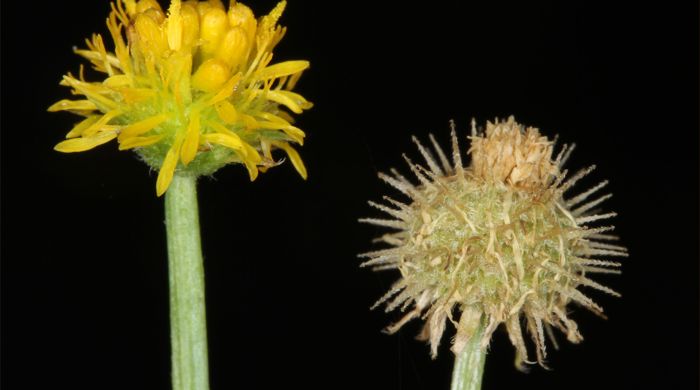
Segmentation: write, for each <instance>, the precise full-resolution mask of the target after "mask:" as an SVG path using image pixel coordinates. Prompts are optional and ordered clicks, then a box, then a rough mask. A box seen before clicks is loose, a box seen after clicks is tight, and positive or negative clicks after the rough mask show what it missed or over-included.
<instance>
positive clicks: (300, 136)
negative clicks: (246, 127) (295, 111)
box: [258, 121, 306, 145]
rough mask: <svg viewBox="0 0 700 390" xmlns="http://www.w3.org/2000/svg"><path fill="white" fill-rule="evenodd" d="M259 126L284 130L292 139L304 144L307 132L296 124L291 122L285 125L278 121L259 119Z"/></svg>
mask: <svg viewBox="0 0 700 390" xmlns="http://www.w3.org/2000/svg"><path fill="white" fill-rule="evenodd" d="M258 128H261V129H272V130H282V131H283V132H284V133H285V134H287V135H288V136H289V138H291V139H292V141H294V142H296V143H298V144H299V145H303V144H304V137H305V136H306V134H304V131H303V130H302V129H300V128H298V127H296V126H292V125H289V124H287V125H285V124H282V123H277V122H269V121H258Z"/></svg>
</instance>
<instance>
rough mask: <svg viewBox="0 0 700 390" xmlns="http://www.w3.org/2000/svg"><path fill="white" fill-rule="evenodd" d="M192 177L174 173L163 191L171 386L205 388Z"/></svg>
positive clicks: (204, 337)
mask: <svg viewBox="0 0 700 390" xmlns="http://www.w3.org/2000/svg"><path fill="white" fill-rule="evenodd" d="M196 182H197V178H196V176H194V175H191V174H183V173H176V174H175V175H174V176H173V180H172V183H171V185H170V189H169V190H168V192H166V194H165V226H166V231H167V240H168V267H169V280H170V342H171V346H172V388H173V390H185V389H186V390H208V389H209V368H208V360H209V359H208V352H207V319H206V310H205V302H204V266H203V262H202V249H201V243H200V237H199V213H198V207H197V187H196V185H197V183H196Z"/></svg>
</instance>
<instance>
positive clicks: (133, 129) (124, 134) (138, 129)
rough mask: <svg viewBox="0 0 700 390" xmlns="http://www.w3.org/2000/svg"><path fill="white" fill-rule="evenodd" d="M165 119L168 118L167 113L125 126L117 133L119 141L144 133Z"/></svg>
mask: <svg viewBox="0 0 700 390" xmlns="http://www.w3.org/2000/svg"><path fill="white" fill-rule="evenodd" d="M166 119H168V117H167V115H165V114H160V115H156V116H152V117H150V118H147V119H144V120H142V121H139V122H136V123H133V124H131V125H129V126H126V127H124V128H123V129H122V130H121V131H120V133H119V141H120V142H121V141H122V140H124V139H126V138H129V137H135V136H137V135H141V134H144V133H146V132H148V131H150V130H152V129H153V128H154V127H156V126H158V125H159V124H161V123H163V122H165V120H166Z"/></svg>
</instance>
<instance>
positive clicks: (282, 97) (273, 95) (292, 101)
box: [265, 90, 312, 114]
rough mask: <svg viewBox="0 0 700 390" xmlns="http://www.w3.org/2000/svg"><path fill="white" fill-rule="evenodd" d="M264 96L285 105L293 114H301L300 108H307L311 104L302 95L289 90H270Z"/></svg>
mask: <svg viewBox="0 0 700 390" xmlns="http://www.w3.org/2000/svg"><path fill="white" fill-rule="evenodd" d="M265 97H267V99H269V100H272V101H273V102H275V103H279V104H282V105H284V106H287V107H288V108H289V109H290V110H292V112H294V113H295V114H301V112H302V110H307V109H309V108H311V106H312V104H311V103H309V102H308V101H307V100H306V99H304V97H303V96H301V95H299V94H298V93H294V92H290V91H275V90H271V91H267V93H266V94H265Z"/></svg>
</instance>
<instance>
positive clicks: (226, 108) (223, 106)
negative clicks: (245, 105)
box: [214, 100, 238, 125]
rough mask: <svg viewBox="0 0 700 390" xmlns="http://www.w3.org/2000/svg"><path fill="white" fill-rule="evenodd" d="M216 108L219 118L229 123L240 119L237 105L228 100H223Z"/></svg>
mask: <svg viewBox="0 0 700 390" xmlns="http://www.w3.org/2000/svg"><path fill="white" fill-rule="evenodd" d="M214 108H216V113H217V114H219V118H221V120H222V121H224V122H225V123H227V124H229V125H230V124H233V123H236V122H237V121H238V112H236V107H234V106H233V104H231V103H229V102H228V101H227V100H224V101H221V102H219V103H218V104H216V105H215V106H214Z"/></svg>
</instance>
